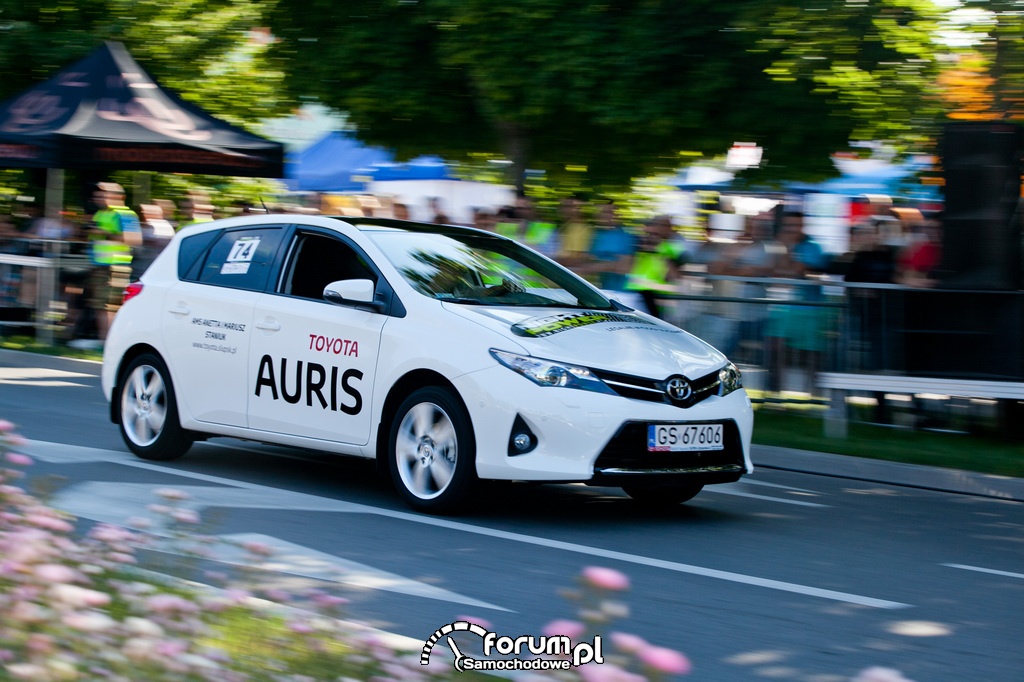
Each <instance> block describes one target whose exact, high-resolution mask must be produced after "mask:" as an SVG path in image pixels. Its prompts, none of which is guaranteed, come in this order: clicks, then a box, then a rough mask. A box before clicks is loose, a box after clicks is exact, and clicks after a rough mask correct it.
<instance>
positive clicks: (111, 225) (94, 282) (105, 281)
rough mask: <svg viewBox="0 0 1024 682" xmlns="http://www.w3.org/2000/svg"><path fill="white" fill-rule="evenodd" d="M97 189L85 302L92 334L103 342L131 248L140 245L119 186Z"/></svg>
mask: <svg viewBox="0 0 1024 682" xmlns="http://www.w3.org/2000/svg"><path fill="white" fill-rule="evenodd" d="M97 188H98V191H97V192H96V195H95V201H96V204H97V205H98V206H99V210H98V211H96V213H95V214H94V215H93V218H92V229H91V230H90V232H89V241H90V246H91V252H92V261H93V266H94V267H93V271H92V274H91V276H90V278H89V285H90V287H89V288H90V292H91V295H90V297H89V300H90V304H91V306H92V309H93V310H94V311H95V313H96V331H97V333H98V336H99V338H100V340H103V339H105V338H106V337H107V330H108V329H110V323H111V322H112V321H113V320H114V315H116V314H117V311H118V309H119V308H120V307H121V300H122V299H123V298H124V289H125V287H127V286H128V283H129V281H130V280H131V273H132V247H136V246H141V245H142V228H141V226H140V223H139V216H138V215H136V213H135V211H133V210H131V209H130V208H128V207H127V206H126V205H125V203H124V189H123V188H122V187H121V185H119V184H117V183H116V182H101V183H99V185H98V186H97Z"/></svg>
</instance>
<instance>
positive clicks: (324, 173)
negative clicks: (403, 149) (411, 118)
mask: <svg viewBox="0 0 1024 682" xmlns="http://www.w3.org/2000/svg"><path fill="white" fill-rule="evenodd" d="M392 158H393V157H392V156H391V154H390V153H389V152H388V151H386V150H384V149H380V148H379V147H367V146H365V145H364V144H363V143H361V142H359V141H358V140H356V139H355V138H354V137H351V136H349V135H347V134H346V133H341V132H334V133H328V134H327V135H326V136H324V137H322V138H321V139H320V140H318V141H317V142H314V143H313V144H312V145H310V146H309V147H307V148H306V149H304V150H302V151H301V152H299V153H298V154H296V155H295V156H293V157H291V158H289V159H288V161H287V162H286V163H285V176H286V178H287V180H286V184H287V185H288V189H290V190H292V191H293V192H296V191H298V192H361V191H363V189H364V188H365V186H366V180H365V178H363V179H358V176H362V175H365V174H366V173H365V172H363V171H364V170H365V169H366V168H368V167H370V166H372V165H373V164H374V163H388V162H390V161H391V160H392Z"/></svg>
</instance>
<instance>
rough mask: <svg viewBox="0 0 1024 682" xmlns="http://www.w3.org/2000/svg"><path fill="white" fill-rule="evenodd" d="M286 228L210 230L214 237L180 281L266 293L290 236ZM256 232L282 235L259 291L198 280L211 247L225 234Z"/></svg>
mask: <svg viewBox="0 0 1024 682" xmlns="http://www.w3.org/2000/svg"><path fill="white" fill-rule="evenodd" d="M288 228H289V225H287V224H286V223H265V224H258V225H238V226H236V227H227V228H224V229H221V230H211V232H214V233H216V236H215V237H214V238H213V239H212V240H211V241H210V243H209V244H207V245H206V249H205V250H204V251H203V253H202V254H201V255H200V256H199V257H198V258H196V261H195V263H194V264H193V265H192V267H191V268H189V271H188V272H187V273H185V275H186V276H185V277H182V278H181V280H182V281H186V282H192V283H194V284H202V285H204V286H211V287H218V288H221V289H236V290H238V291H252V292H255V293H260V294H262V293H266V292H267V287H268V286H269V285H270V283H271V282H273V281H275V277H276V273H277V271H278V270H279V268H280V263H281V247H282V246H283V245H284V243H285V241H286V240H287V239H288V235H289V234H290V232H289V229H288ZM256 230H278V231H280V232H282V234H283V236H282V238H281V241H280V242H278V244H277V247H276V248H275V249H274V253H273V255H272V256H271V265H270V272H269V274H268V276H267V281H266V283H265V284H264V285H263V287H262V288H261V289H254V288H252V287H246V286H231V285H230V284H222V283H220V282H204V281H202V280H201V279H200V276H201V275H202V272H203V270H204V269H205V268H206V262H207V261H208V260H209V258H210V251H212V250H213V247H214V246H215V245H216V244H217V243H219V242H220V240H221V239H222V238H223V237H224V235H225V234H228V233H231V232H254V231H256Z"/></svg>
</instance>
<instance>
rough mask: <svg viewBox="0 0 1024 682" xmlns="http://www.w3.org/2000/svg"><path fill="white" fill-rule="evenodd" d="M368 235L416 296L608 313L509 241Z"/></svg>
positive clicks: (562, 273)
mask: <svg viewBox="0 0 1024 682" xmlns="http://www.w3.org/2000/svg"><path fill="white" fill-rule="evenodd" d="M366 234H367V235H368V236H369V237H370V238H371V239H372V240H373V242H374V243H375V244H376V245H377V246H378V247H379V248H380V250H381V251H382V252H383V253H384V255H385V256H386V257H387V258H388V260H389V261H391V263H392V265H394V266H395V268H396V269H397V270H398V272H400V273H401V274H402V277H403V278H405V280H406V281H407V282H409V284H411V285H412V286H413V288H414V289H416V291H418V292H420V293H421V294H423V295H425V296H429V297H431V298H435V299H438V300H441V301H450V302H452V303H465V304H470V305H497V306H551V307H559V308H565V307H569V308H587V309H599V310H610V309H612V307H613V306H612V303H611V302H610V301H609V300H608V299H607V298H606V297H605V296H603V295H602V294H601V293H600V292H598V291H596V290H594V289H593V288H591V287H589V286H587V285H586V284H585V283H583V282H581V281H580V280H579V279H577V278H576V277H575V276H574V275H573V274H572V273H570V272H568V271H567V270H565V269H564V268H562V267H561V266H559V265H556V264H554V263H552V262H550V261H548V260H546V259H544V258H543V257H541V256H539V255H538V254H536V253H534V252H533V251H530V250H529V249H526V248H523V247H522V246H520V245H519V244H516V243H515V242H513V241H511V240H506V239H501V238H498V237H492V236H489V235H483V234H481V235H477V234H472V233H456V232H444V233H442V232H436V233H435V232H411V231H408V232H407V231H403V230H386V229H384V230H374V231H367V232H366Z"/></svg>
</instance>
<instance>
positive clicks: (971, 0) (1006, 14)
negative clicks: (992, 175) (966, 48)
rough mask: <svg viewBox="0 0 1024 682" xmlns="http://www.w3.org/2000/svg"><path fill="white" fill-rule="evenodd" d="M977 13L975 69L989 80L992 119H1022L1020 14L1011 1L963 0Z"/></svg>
mask: <svg viewBox="0 0 1024 682" xmlns="http://www.w3.org/2000/svg"><path fill="white" fill-rule="evenodd" d="M964 5H965V7H966V8H967V9H972V10H977V11H978V12H979V13H980V14H979V16H978V17H977V20H976V21H975V22H974V23H973V28H974V30H975V31H976V32H977V34H978V44H977V45H976V46H975V49H976V50H977V54H979V55H980V57H981V59H980V60H979V61H977V62H972V63H971V65H970V66H971V67H972V68H973V69H975V70H979V69H980V70H987V75H988V76H989V77H991V79H992V83H991V90H990V92H991V95H992V101H991V111H992V112H993V113H994V114H995V116H994V117H995V118H1004V119H1012V120H1017V121H1021V120H1024V13H1022V12H1021V6H1020V3H1019V2H1015V1H1014V0H985V1H984V2H980V1H979V0H966V2H965V3H964Z"/></svg>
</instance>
